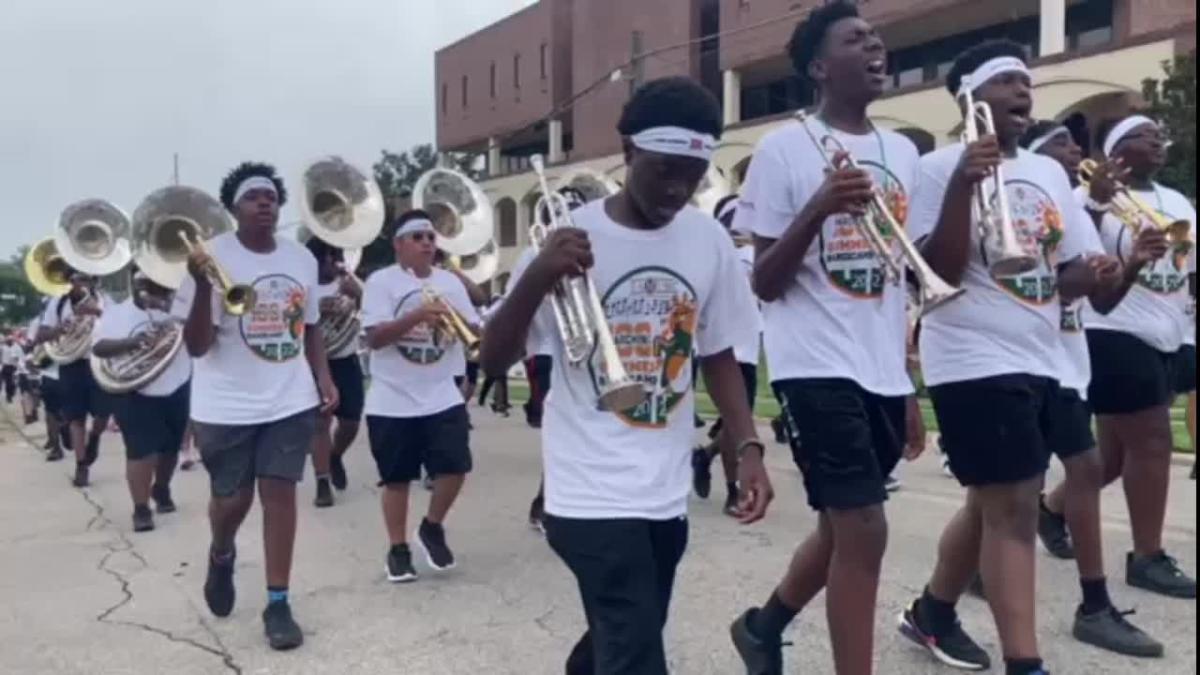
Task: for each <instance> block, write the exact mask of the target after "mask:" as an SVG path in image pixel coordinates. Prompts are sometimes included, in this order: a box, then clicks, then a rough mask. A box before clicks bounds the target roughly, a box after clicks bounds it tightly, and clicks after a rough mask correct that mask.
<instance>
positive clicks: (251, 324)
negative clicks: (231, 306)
mask: <svg viewBox="0 0 1200 675" xmlns="http://www.w3.org/2000/svg"><path fill="white" fill-rule="evenodd" d="M253 287H254V293H255V304H254V307H253V308H251V309H250V311H249V312H247V313H246V314H244V315H243V316H242V318H241V320H240V321H239V324H240V327H241V332H242V340H243V341H244V342H245V343H246V346H247V347H249V348H250V351H251V352H253V353H254V355H255V356H258V357H259V358H260V359H263V360H264V361H270V362H272V363H283V362H285V361H291V360H292V359H294V358H296V357H298V356H300V355H301V354H303V353H304V312H305V308H306V304H307V301H308V295H307V292H306V291H305V289H304V286H303V285H302V284H301V283H300V282H299V281H296V280H295V279H293V278H291V277H289V276H287V275H285V274H271V275H267V276H264V277H259V278H258V279H256V280H255V281H254V284H253Z"/></svg>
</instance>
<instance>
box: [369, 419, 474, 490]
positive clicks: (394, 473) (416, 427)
mask: <svg viewBox="0 0 1200 675" xmlns="http://www.w3.org/2000/svg"><path fill="white" fill-rule="evenodd" d="M367 436H368V438H369V440H370V443H371V455H372V456H373V457H375V466H376V467H377V468H378V469H379V484H380V485H398V484H401V483H411V482H413V481H415V480H417V479H419V478H420V477H421V467H422V466H424V467H425V469H426V471H428V472H429V475H431V476H445V475H449V476H460V475H465V474H468V473H470V472H471V468H472V462H471V448H470V422H469V420H468V419H467V407H466V406H465V405H459V406H455V407H453V408H451V409H449V410H446V411H444V412H440V413H437V414H435V415H428V416H426V417H380V416H376V415H368V416H367Z"/></svg>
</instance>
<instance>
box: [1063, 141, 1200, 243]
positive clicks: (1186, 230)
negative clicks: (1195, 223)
mask: <svg viewBox="0 0 1200 675" xmlns="http://www.w3.org/2000/svg"><path fill="white" fill-rule="evenodd" d="M1099 171H1100V163H1099V162H1097V161H1096V160H1094V159H1085V160H1083V161H1082V162H1080V164H1079V183H1080V184H1081V185H1082V186H1083V187H1084V188H1085V189H1090V188H1091V185H1092V181H1094V180H1095V179H1096V175H1097V174H1098V173H1099ZM1113 183H1114V187H1115V188H1116V194H1115V195H1114V196H1113V199H1112V202H1111V205H1112V211H1111V213H1112V215H1113V217H1115V218H1116V219H1117V220H1119V221H1121V223H1122V224H1123V225H1125V227H1128V228H1129V231H1130V232H1132V233H1133V235H1134V236H1135V237H1136V236H1137V235H1139V234H1141V232H1142V228H1143V227H1145V226H1146V225H1150V226H1151V227H1153V228H1155V229H1157V230H1161V231H1162V232H1163V233H1164V234H1166V235H1167V240H1168V241H1170V242H1171V244H1172V246H1173V247H1174V249H1175V254H1176V255H1188V254H1189V253H1191V252H1192V248H1193V247H1195V242H1193V241H1192V224H1191V223H1190V222H1188V221H1186V220H1175V221H1172V220H1169V219H1168V218H1167V217H1166V216H1164V215H1163V214H1161V213H1159V212H1158V211H1157V210H1155V209H1154V207H1152V206H1150V205H1149V204H1147V203H1146V202H1145V201H1144V200H1143V199H1142V198H1141V197H1138V196H1137V195H1136V194H1134V193H1133V191H1132V190H1130V189H1129V186H1127V185H1125V184H1124V183H1122V182H1120V181H1118V180H1115V179H1114V180H1113Z"/></svg>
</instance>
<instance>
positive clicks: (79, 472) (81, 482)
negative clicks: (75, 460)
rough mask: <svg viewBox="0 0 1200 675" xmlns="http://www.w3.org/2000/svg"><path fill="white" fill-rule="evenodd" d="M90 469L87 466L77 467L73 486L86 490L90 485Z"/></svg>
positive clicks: (80, 465) (79, 465) (72, 482)
mask: <svg viewBox="0 0 1200 675" xmlns="http://www.w3.org/2000/svg"><path fill="white" fill-rule="evenodd" d="M89 482H90V481H89V480H88V468H87V465H86V464H76V465H75V478H73V479H72V480H71V485H74V486H75V487H77V488H85V487H87V486H88V485H89Z"/></svg>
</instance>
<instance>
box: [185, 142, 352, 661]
mask: <svg viewBox="0 0 1200 675" xmlns="http://www.w3.org/2000/svg"><path fill="white" fill-rule="evenodd" d="M286 199H287V192H286V191H285V189H284V185H283V181H282V179H280V178H279V177H278V176H276V174H275V169H274V168H273V167H270V166H268V165H264V164H254V163H246V164H242V165H241V166H239V167H238V168H237V169H235V170H234V171H233V172H231V173H230V174H229V176H227V177H226V178H225V181H224V182H223V183H222V185H221V202H222V203H223V204H224V205H225V208H226V209H228V210H229V212H230V213H232V214H233V215H234V217H235V218H236V220H237V230H236V231H235V232H230V233H227V234H222V235H219V236H217V237H215V238H214V239H212V240H211V241H209V242H207V244H206V246H204V247H197V248H196V250H195V252H193V254H192V255H191V257H190V258H189V260H188V269H189V272H190V275H189V277H188V278H186V279H184V281H183V284H182V285H181V286H180V289H179V291H178V292H177V293H176V295H175V302H174V305H173V306H172V314H173V315H174V316H176V317H177V318H180V319H184V320H185V322H186V323H185V324H184V329H183V330H184V341H185V344H186V346H187V350H188V353H189V354H190V355H191V356H192V358H193V359H194V362H193V365H194V371H193V378H192V398H191V408H192V413H191V416H192V422H193V428H194V433H195V439H196V445H197V446H198V447H199V448H200V455H201V458H202V459H203V462H204V466H205V468H206V469H207V470H208V473H209V479H210V484H211V493H212V500H211V502H210V503H209V520H210V521H211V525H212V544H211V546H210V547H209V552H208V575H207V578H206V580H205V584H204V599H205V601H206V602H207V604H208V607H209V609H210V610H211V611H212V613H213V614H215V615H216V616H218V617H226V616H229V614H230V613H231V612H232V611H233V606H234V602H235V597H236V593H235V588H234V584H233V571H234V561H235V558H236V557H237V549H236V547H235V544H236V539H237V533H238V529H239V528H240V527H241V525H242V522H243V521H244V520H245V518H246V514H247V513H248V512H249V510H250V507H251V505H252V504H253V500H254V488H255V484H256V483H257V486H258V493H259V497H260V500H261V502H262V508H263V548H264V553H265V559H266V577H267V608H266V610H265V611H264V612H263V623H264V627H265V632H266V636H267V640H268V642H269V644H270V646H271V647H272V648H273V649H277V650H285V649H293V648H295V647H299V646H300V645H301V644H302V643H303V642H304V634H303V633H302V632H301V631H300V627H299V626H298V625H296V622H295V620H294V619H293V618H292V611H291V606H290V605H289V603H288V584H289V580H290V577H291V570H292V552H293V549H294V546H295V540H296V484H297V483H299V482H300V481H301V480H302V479H303V477H304V466H305V464H306V463H307V461H308V452H309V448H310V447H311V446H312V442H313V437H314V435H315V433H316V425H317V416H318V407H319V409H320V410H319V412H320V413H324V414H328V413H330V412H332V411H333V410H335V409H336V408H337V406H338V393H337V388H336V386H334V383H333V379H332V376H331V375H330V374H329V362H328V360H327V359H326V356H325V345H324V342H323V338H322V336H321V332H320V331H319V330H318V329H317V322H318V320H319V316H320V308H319V303H318V300H317V287H318V285H319V282H318V278H317V263H316V261H315V260H314V259H313V257H312V255H310V254H309V253H308V251H306V250H305V249H304V248H303V247H302V246H300V245H299V244H297V243H295V242H294V241H291V240H288V239H284V238H282V237H277V236H276V234H275V229H276V225H277V224H278V221H279V209H280V207H281V206H282V205H283V204H284V202H285V201H286ZM206 249H207V252H206ZM213 265H216V266H218V267H220V269H222V270H224V271H225V273H226V274H227V275H228V276H229V277H230V278H231V279H232V281H233V283H235V284H237V283H245V284H249V285H250V286H251V287H252V288H253V290H254V296H255V302H254V303H253V305H252V306H250V307H248V308H246V311H245V313H244V314H242V315H240V316H237V315H233V314H230V313H229V312H228V311H226V310H225V309H224V303H223V302H222V294H223V293H222V292H223V289H219V288H216V289H215V288H214V283H213V281H212V280H211V279H210V274H209V269H210V268H211V267H212V266H213Z"/></svg>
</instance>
